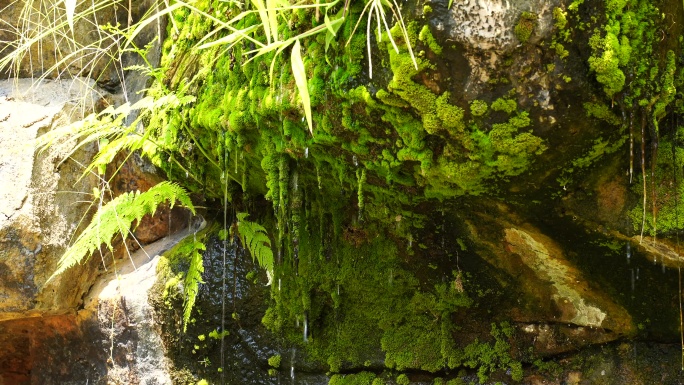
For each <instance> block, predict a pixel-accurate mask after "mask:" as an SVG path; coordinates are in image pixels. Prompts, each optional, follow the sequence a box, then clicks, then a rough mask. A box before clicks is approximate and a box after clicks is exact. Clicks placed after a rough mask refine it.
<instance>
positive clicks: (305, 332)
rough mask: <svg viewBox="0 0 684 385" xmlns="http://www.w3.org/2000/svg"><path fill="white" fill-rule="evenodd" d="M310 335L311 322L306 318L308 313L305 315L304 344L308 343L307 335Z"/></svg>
mask: <svg viewBox="0 0 684 385" xmlns="http://www.w3.org/2000/svg"><path fill="white" fill-rule="evenodd" d="M308 333H309V322H308V319H307V317H306V313H304V342H307V337H306V336H307V334H308Z"/></svg>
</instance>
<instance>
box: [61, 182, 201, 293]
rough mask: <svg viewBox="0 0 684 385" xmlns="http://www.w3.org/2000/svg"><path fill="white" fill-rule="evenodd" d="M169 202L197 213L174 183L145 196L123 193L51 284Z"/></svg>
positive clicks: (97, 220) (102, 211) (64, 257)
mask: <svg viewBox="0 0 684 385" xmlns="http://www.w3.org/2000/svg"><path fill="white" fill-rule="evenodd" d="M166 201H169V203H170V205H171V207H173V205H174V204H175V203H176V201H180V202H181V204H183V205H184V206H185V207H187V208H188V209H190V211H192V213H193V214H194V213H195V208H194V206H193V205H192V201H191V200H190V197H189V196H188V194H187V193H186V192H185V190H184V189H183V188H182V187H180V186H179V185H178V184H175V183H171V182H161V183H159V184H157V185H155V186H153V187H152V188H150V189H149V190H148V191H146V192H144V193H140V192H139V191H136V192H129V193H125V194H121V195H119V196H118V197H116V198H114V199H113V200H112V201H110V202H108V203H107V204H106V205H104V206H102V207H101V208H100V209H99V210H98V211H97V213H96V214H95V216H94V217H93V219H92V220H91V222H90V224H89V225H88V227H86V229H85V230H84V231H83V233H81V235H80V236H79V237H78V238H77V239H76V242H74V244H73V245H72V246H71V247H69V249H68V250H67V251H66V252H65V253H64V255H62V258H60V259H59V262H57V269H56V270H55V272H54V273H53V274H52V276H50V279H48V282H49V281H51V280H52V279H53V278H55V277H56V276H57V275H59V274H61V273H63V272H64V271H65V270H66V269H68V268H70V267H72V266H74V265H76V264H80V263H81V261H83V259H84V258H86V257H89V256H90V255H92V253H93V252H94V251H95V250H98V249H99V248H100V246H101V245H103V244H105V245H107V247H108V248H109V249H110V250H111V249H112V239H113V238H114V237H115V236H116V235H117V234H122V236H123V237H124V238H125V237H126V234H127V233H128V230H129V229H130V228H131V225H132V223H133V221H137V222H138V223H140V220H141V219H142V218H143V217H144V216H145V215H147V214H152V215H153V214H154V213H155V211H157V207H159V205H161V204H162V203H164V202H166Z"/></svg>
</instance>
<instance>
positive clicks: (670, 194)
mask: <svg viewBox="0 0 684 385" xmlns="http://www.w3.org/2000/svg"><path fill="white" fill-rule="evenodd" d="M683 137H684V130H683V129H682V128H681V127H680V128H678V132H677V140H681V138H683ZM658 147H659V151H658V158H657V159H656V164H655V168H654V169H655V175H654V176H651V173H650V172H647V175H646V180H645V182H644V183H646V186H648V187H649V188H648V192H647V194H648V196H647V202H646V218H645V223H644V233H645V234H650V235H651V236H654V235H656V236H667V235H672V234H674V233H675V232H676V231H681V230H682V229H683V228H684V221H682V220H681V218H680V215H681V207H678V205H681V201H679V202H678V200H679V199H680V197H681V196H683V195H682V194H684V175H683V174H682V165H683V164H684V149H682V148H681V147H679V146H676V147H675V149H674V157H673V149H672V147H673V146H672V142H671V141H670V140H663V139H661V140H660V143H659V144H658ZM653 177H654V178H655V180H653V179H652V178H653ZM675 181H676V183H675ZM652 186H655V191H653V189H652ZM642 188H643V186H642V185H641V184H640V183H639V184H636V185H635V186H634V190H635V193H637V194H641V193H643V192H642ZM654 203H655V212H656V215H655V218H654V215H653V210H654V207H653V205H654ZM643 210H644V207H643V202H642V201H641V200H640V201H639V202H638V203H637V204H636V205H635V207H634V208H633V209H632V210H631V211H630V213H629V216H630V218H631V220H632V223H633V225H634V230H636V231H637V232H640V231H641V226H642V216H643ZM656 231H657V233H656Z"/></svg>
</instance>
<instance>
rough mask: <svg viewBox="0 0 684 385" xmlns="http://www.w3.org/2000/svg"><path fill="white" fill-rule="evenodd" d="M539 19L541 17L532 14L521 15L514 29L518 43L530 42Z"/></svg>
mask: <svg viewBox="0 0 684 385" xmlns="http://www.w3.org/2000/svg"><path fill="white" fill-rule="evenodd" d="M538 18H539V16H538V15H537V14H536V13H532V12H523V13H522V14H521V15H520V18H519V19H518V23H517V24H516V25H515V29H514V32H515V37H517V38H518V41H520V42H521V43H523V44H525V43H527V41H528V40H530V37H531V36H532V33H533V32H534V29H535V28H536V27H537V23H538Z"/></svg>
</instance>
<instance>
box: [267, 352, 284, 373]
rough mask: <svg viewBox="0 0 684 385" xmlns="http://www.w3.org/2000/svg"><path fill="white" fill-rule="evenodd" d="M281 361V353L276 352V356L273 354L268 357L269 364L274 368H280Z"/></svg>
mask: <svg viewBox="0 0 684 385" xmlns="http://www.w3.org/2000/svg"><path fill="white" fill-rule="evenodd" d="M280 361H281V357H280V354H276V355H275V356H271V357H269V358H268V365H269V366H270V367H272V368H275V369H278V368H279V367H280Z"/></svg>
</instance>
